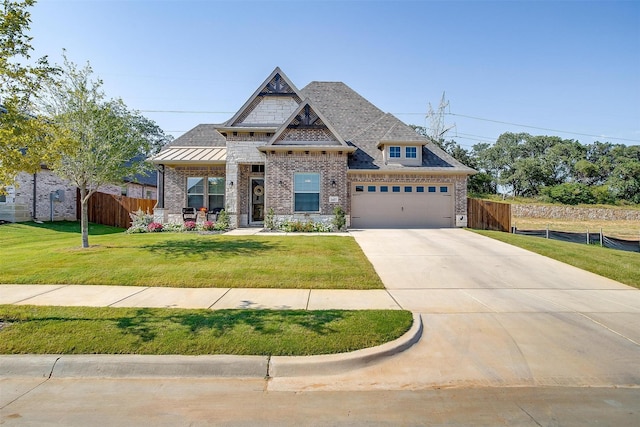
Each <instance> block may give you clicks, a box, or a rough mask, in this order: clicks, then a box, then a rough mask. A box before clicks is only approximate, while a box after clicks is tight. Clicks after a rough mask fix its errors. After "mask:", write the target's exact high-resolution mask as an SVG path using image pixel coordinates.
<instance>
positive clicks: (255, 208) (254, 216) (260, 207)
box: [249, 178, 264, 225]
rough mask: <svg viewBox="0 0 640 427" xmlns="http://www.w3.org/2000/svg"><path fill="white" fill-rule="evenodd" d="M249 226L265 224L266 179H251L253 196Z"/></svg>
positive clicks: (250, 205) (251, 195)
mask: <svg viewBox="0 0 640 427" xmlns="http://www.w3.org/2000/svg"><path fill="white" fill-rule="evenodd" d="M249 200H250V203H249V218H250V221H249V224H252V225H258V224H261V223H263V222H264V178H251V194H250V196H249Z"/></svg>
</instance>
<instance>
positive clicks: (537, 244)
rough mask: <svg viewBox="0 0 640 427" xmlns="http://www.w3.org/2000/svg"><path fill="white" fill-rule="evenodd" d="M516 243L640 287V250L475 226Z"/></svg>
mask: <svg viewBox="0 0 640 427" xmlns="http://www.w3.org/2000/svg"><path fill="white" fill-rule="evenodd" d="M472 231H474V232H476V233H478V234H482V235H483V236H487V237H491V238H493V239H496V240H500V241H502V242H505V243H509V244H511V245H514V246H518V247H520V248H523V249H527V250H529V251H532V252H535V253H538V254H541V255H544V256H547V257H549V258H553V259H555V260H558V261H562V262H564V263H566V264H570V265H573V266H575V267H578V268H581V269H583V270H587V271H590V272H592V273H595V274H599V275H600V276H604V277H608V278H609V279H613V280H616V281H618V282H620V283H624V284H626V285H630V286H634V287H636V288H640V274H639V273H638V272H639V271H640V254H639V253H637V252H625V251H618V250H615V249H608V248H602V247H600V246H595V245H582V244H578V243H568V242H561V241H558V240H551V239H543V238H540V237H532V236H522V235H517V234H510V233H502V232H500V231H487V230H472Z"/></svg>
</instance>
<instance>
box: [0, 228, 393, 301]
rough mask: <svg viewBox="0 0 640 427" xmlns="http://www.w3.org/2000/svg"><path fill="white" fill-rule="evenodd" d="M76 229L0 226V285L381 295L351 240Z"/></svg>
mask: <svg viewBox="0 0 640 427" xmlns="http://www.w3.org/2000/svg"><path fill="white" fill-rule="evenodd" d="M89 234H90V235H89V243H90V244H91V247H90V248H87V249H82V248H81V247H80V244H81V240H80V225H79V223H75V222H60V223H45V224H35V223H21V224H7V225H0V241H1V242H2V244H1V245H0V259H1V260H2V265H3V268H2V269H0V283H34V284H59V283H63V284H86V285H132V286H170V287H222V288H225V287H230V288H235V287H243V288H300V289H383V288H384V286H383V284H382V282H381V281H380V278H379V277H378V276H377V274H376V272H375V271H374V269H373V267H372V265H371V263H370V262H369V261H368V260H367V258H366V257H365V255H364V254H363V253H362V250H361V249H360V247H359V246H358V244H357V243H356V242H355V240H354V239H353V238H351V237H340V236H330V235H329V236H327V235H321V234H317V235H315V234H314V235H310V236H282V235H276V234H264V235H257V236H247V237H237V236H225V235H220V234H209V235H207V234H197V233H146V234H125V233H123V230H122V229H118V228H113V227H107V226H102V225H96V224H91V225H90V231H89Z"/></svg>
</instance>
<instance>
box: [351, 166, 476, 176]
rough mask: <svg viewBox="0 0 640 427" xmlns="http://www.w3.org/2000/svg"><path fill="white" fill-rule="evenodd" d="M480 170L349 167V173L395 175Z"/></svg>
mask: <svg viewBox="0 0 640 427" xmlns="http://www.w3.org/2000/svg"><path fill="white" fill-rule="evenodd" d="M477 173H478V171H476V170H474V169H469V170H460V169H454V168H424V167H422V168H420V167H398V168H382V169H348V170H347V175H363V174H376V175H393V174H398V175H399V174H416V175H475V174H477Z"/></svg>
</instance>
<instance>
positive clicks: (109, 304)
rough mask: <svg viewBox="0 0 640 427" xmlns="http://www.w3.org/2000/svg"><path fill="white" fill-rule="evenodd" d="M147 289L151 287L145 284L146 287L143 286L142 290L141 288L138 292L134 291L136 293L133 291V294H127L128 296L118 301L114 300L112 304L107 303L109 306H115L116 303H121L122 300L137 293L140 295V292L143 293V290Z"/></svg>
mask: <svg viewBox="0 0 640 427" xmlns="http://www.w3.org/2000/svg"><path fill="white" fill-rule="evenodd" d="M147 289H149V287H148V286H145V287H143V288H142V289H141V290H139V291H138V292H134V293H132V294H131V295H127V296H126V297H124V298H120V299H119V300H118V301H114V302H112V303H111V304H109V305H107V307H112V306H114V305H115V304H117V303H119V302H121V301H124V300H126V299H129V298H131V297H133V296H136V295H138V294H140V293H142V292H144V291H146V290H147Z"/></svg>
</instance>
